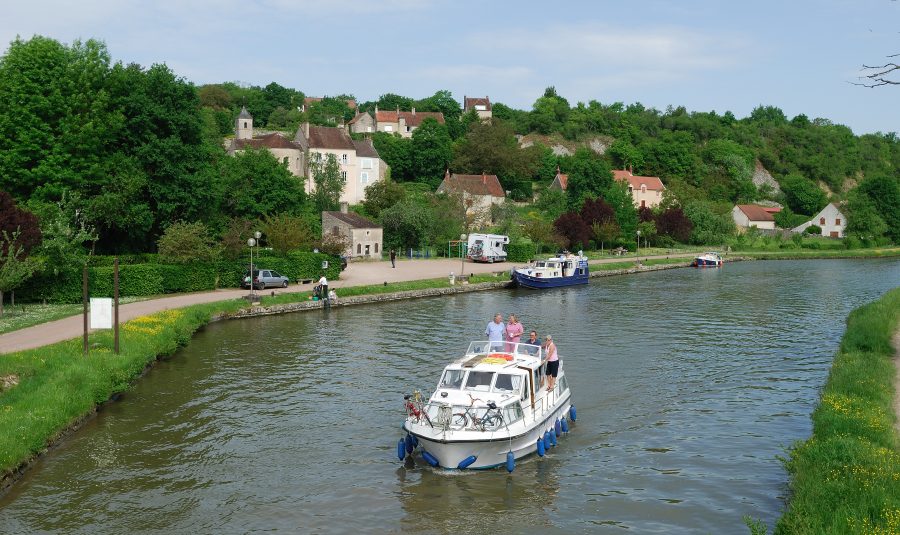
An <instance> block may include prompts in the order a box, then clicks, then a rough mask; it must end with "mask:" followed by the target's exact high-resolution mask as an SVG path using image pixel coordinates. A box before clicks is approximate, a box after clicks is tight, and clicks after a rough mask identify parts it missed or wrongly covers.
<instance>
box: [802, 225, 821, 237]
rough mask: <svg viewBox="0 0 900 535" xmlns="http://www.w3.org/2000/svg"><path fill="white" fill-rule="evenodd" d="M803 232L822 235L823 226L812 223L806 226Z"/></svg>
mask: <svg viewBox="0 0 900 535" xmlns="http://www.w3.org/2000/svg"><path fill="white" fill-rule="evenodd" d="M803 232H805V233H806V234H816V235H819V236H821V235H822V227H820V226H819V225H810V226H808V227H806V228H805V229H804V230H803Z"/></svg>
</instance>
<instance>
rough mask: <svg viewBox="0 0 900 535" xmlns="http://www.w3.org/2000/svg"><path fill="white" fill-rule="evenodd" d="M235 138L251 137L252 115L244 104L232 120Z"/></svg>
mask: <svg viewBox="0 0 900 535" xmlns="http://www.w3.org/2000/svg"><path fill="white" fill-rule="evenodd" d="M234 137H235V139H253V116H252V115H250V112H248V111H247V108H246V107H245V106H241V114H240V115H238V117H237V120H236V121H235V122H234Z"/></svg>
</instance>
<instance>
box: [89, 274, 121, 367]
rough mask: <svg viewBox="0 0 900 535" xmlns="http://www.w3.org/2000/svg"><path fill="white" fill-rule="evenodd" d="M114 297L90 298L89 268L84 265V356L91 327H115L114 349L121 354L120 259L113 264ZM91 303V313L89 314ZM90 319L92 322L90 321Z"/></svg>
mask: <svg viewBox="0 0 900 535" xmlns="http://www.w3.org/2000/svg"><path fill="white" fill-rule="evenodd" d="M113 265H114V268H113V297H112V298H110V297H91V298H88V269H87V266H84V271H83V273H82V278H81V297H82V304H83V309H84V311H83V315H84V336H83V345H84V356H87V354H88V330H89V329H114V334H113V350H114V351H115V352H116V354H117V355H118V354H119V259H118V258H116V259H115V263H114V264H113ZM88 303H90V314H88ZM88 320H90V322H89V321H88Z"/></svg>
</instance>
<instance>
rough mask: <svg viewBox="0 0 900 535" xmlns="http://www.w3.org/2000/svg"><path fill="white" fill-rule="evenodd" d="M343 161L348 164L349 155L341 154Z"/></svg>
mask: <svg viewBox="0 0 900 535" xmlns="http://www.w3.org/2000/svg"><path fill="white" fill-rule="evenodd" d="M341 163H342V164H344V165H347V155H346V154H341Z"/></svg>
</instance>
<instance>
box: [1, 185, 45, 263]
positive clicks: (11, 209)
mask: <svg viewBox="0 0 900 535" xmlns="http://www.w3.org/2000/svg"><path fill="white" fill-rule="evenodd" d="M0 232H6V233H8V234H9V235H11V236H12V235H15V236H16V246H17V247H21V248H22V252H23V254H25V255H26V256H27V255H28V254H29V253H31V250H32V249H34V248H35V247H36V246H37V245H39V244H40V243H41V228H40V224H39V223H38V218H37V216H35V215H34V214H32V213H31V212H29V211H28V210H24V209H22V208H19V207H18V206H17V205H16V201H15V199H13V198H12V196H11V195H10V194H9V193H7V192H5V191H0ZM7 245H8V242H4V247H6V246H7ZM6 253H7V250H6V249H5V248H0V255H2V256H6Z"/></svg>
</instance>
